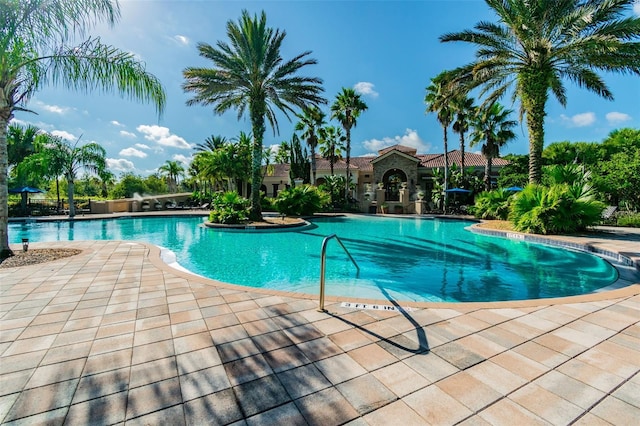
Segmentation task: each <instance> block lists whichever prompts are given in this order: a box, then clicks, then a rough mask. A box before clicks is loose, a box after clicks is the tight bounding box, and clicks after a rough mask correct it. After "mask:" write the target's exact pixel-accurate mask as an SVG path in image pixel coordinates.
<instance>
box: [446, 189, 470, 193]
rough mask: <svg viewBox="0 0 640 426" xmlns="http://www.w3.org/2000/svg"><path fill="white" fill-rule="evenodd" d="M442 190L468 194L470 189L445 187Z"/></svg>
mask: <svg viewBox="0 0 640 426" xmlns="http://www.w3.org/2000/svg"><path fill="white" fill-rule="evenodd" d="M444 192H453V193H454V194H455V193H463V194H469V193H471V191H469V190H468V189H464V188H451V189H447V190H445V191H444Z"/></svg>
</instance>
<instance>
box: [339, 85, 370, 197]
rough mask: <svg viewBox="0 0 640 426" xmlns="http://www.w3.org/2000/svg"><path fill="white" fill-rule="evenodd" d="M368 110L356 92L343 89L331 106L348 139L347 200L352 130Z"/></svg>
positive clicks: (345, 191)
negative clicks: (361, 115) (362, 113)
mask: <svg viewBox="0 0 640 426" xmlns="http://www.w3.org/2000/svg"><path fill="white" fill-rule="evenodd" d="M366 110H367V104H365V103H364V102H363V101H362V99H360V95H359V94H358V93H356V91H355V90H353V89H350V88H347V87H343V88H342V92H340V93H338V95H337V96H336V100H335V101H334V103H333V105H331V118H332V119H336V120H338V122H340V124H341V125H342V127H343V128H344V131H345V133H346V138H347V147H346V152H347V158H346V161H345V162H346V163H347V180H346V183H345V188H344V193H345V197H347V199H348V198H349V184H350V183H351V172H350V170H349V165H350V164H351V128H352V127H355V126H356V123H357V121H358V117H360V113H361V112H363V111H366Z"/></svg>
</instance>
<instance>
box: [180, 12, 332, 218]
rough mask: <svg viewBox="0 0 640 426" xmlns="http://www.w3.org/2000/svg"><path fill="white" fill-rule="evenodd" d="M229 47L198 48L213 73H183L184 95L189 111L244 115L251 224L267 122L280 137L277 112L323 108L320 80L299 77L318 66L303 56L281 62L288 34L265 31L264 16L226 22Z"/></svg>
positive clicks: (203, 70) (256, 205) (259, 214)
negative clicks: (197, 108) (247, 125)
mask: <svg viewBox="0 0 640 426" xmlns="http://www.w3.org/2000/svg"><path fill="white" fill-rule="evenodd" d="M227 36H228V37H229V41H228V42H224V41H222V40H221V41H218V43H217V44H216V46H215V47H214V46H211V45H209V44H207V43H199V44H198V51H199V53H200V56H201V57H203V58H204V59H208V60H210V61H211V62H212V63H213V68H200V67H189V68H186V69H185V70H184V72H183V74H184V77H185V83H184V84H183V85H182V87H183V89H184V90H185V91H186V92H190V93H192V94H193V97H192V98H191V99H189V100H188V101H187V105H211V106H213V110H214V112H215V113H216V114H223V113H225V112H226V111H228V110H236V111H237V112H238V118H240V117H242V116H243V115H244V113H245V112H246V111H248V113H249V118H250V120H251V131H252V134H253V144H252V150H251V158H252V162H251V219H252V220H262V209H261V206H260V186H261V184H262V179H261V177H262V143H263V138H264V132H265V128H266V126H265V120H266V121H267V122H268V123H269V124H270V125H271V127H272V128H273V131H274V134H275V133H278V121H277V119H276V110H280V111H282V112H283V113H284V114H285V116H286V117H287V118H289V113H294V108H300V109H301V108H305V107H308V106H311V105H318V104H322V103H324V102H326V101H325V100H324V99H323V98H322V97H321V93H322V91H323V89H322V87H321V85H322V80H321V79H319V78H317V77H307V76H301V75H298V72H299V71H300V70H301V69H302V68H304V67H306V66H308V65H313V64H315V63H316V60H315V59H311V58H309V57H308V56H309V54H310V53H311V52H309V51H307V52H303V53H301V54H298V55H296V56H294V57H293V58H292V59H290V60H288V61H285V60H284V59H283V58H282V56H281V47H282V42H283V40H284V38H285V36H286V32H284V31H281V30H278V29H273V28H271V27H268V26H267V16H266V14H265V13H264V11H263V12H262V13H261V14H260V16H259V17H258V15H255V16H253V17H252V16H251V15H250V14H249V12H248V11H246V10H243V11H242V15H241V17H240V19H239V20H238V21H237V22H234V21H228V22H227Z"/></svg>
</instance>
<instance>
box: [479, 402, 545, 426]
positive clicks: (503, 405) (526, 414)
mask: <svg viewBox="0 0 640 426" xmlns="http://www.w3.org/2000/svg"><path fill="white" fill-rule="evenodd" d="M478 415H479V416H480V417H481V418H483V419H484V420H486V421H487V422H489V423H490V424H492V425H495V426H500V425H504V426H511V425H548V424H549V423H548V422H546V421H545V420H544V419H542V418H540V417H538V416H536V415H535V414H533V413H532V412H531V411H529V410H527V409H525V408H524V407H522V406H520V405H518V404H516V403H515V402H513V401H511V400H510V399H508V398H505V399H501V400H500V401H498V402H496V403H495V404H493V405H490V406H489V407H487V408H486V409H484V410H482V411H481V412H480V413H479V414H478Z"/></svg>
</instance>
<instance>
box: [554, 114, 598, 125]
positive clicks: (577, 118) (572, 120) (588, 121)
mask: <svg viewBox="0 0 640 426" xmlns="http://www.w3.org/2000/svg"><path fill="white" fill-rule="evenodd" d="M560 118H561V119H562V121H564V122H565V123H568V124H569V125H570V126H571V127H587V126H591V125H592V124H593V123H595V122H596V114H595V113H594V112H583V113H582V114H576V115H574V116H572V117H567V116H566V115H564V114H562V115H561V116H560Z"/></svg>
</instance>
